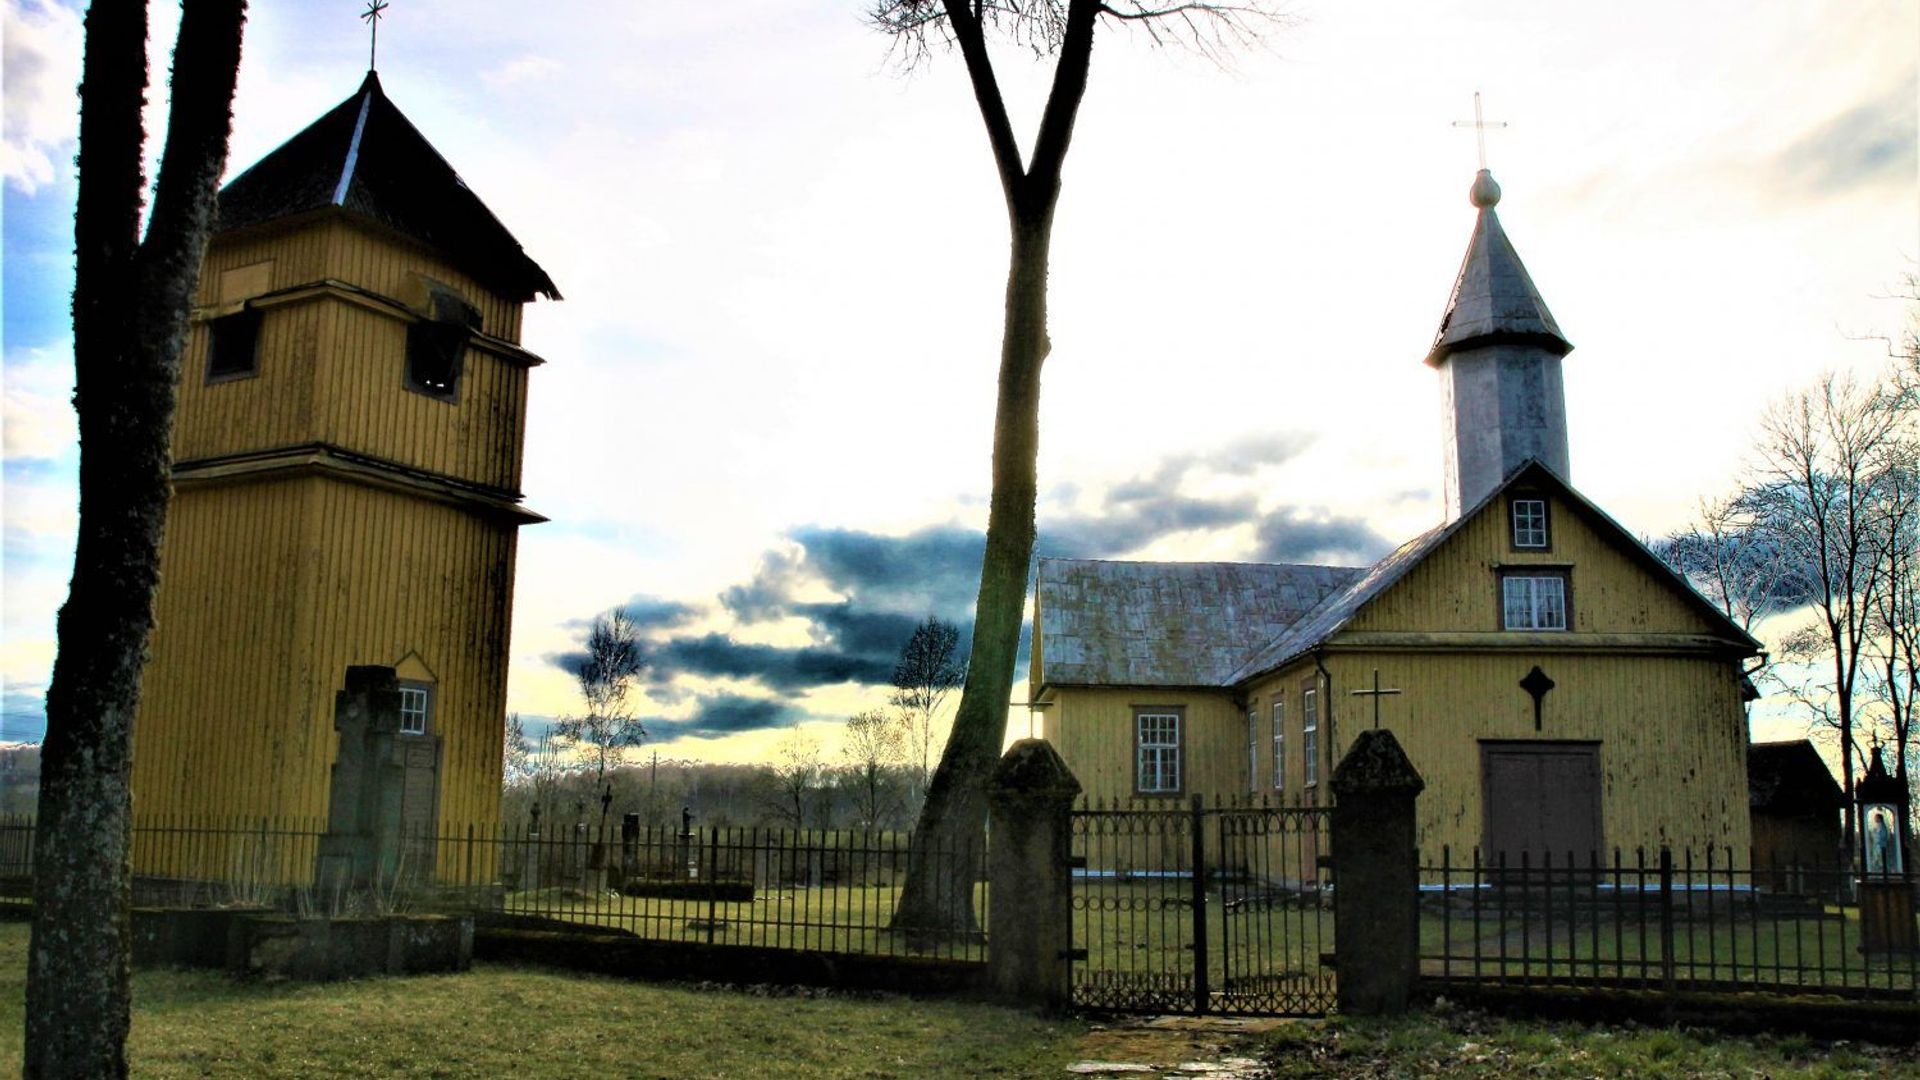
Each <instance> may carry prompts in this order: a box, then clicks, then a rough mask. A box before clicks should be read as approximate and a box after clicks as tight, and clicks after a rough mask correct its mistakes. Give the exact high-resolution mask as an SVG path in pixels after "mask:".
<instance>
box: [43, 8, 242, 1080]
mask: <svg viewBox="0 0 1920 1080" xmlns="http://www.w3.org/2000/svg"><path fill="white" fill-rule="evenodd" d="M245 7H246V5H245V3H244V0H194V2H191V3H189V4H187V6H186V10H185V12H184V14H183V16H182V19H181V24H180V37H179V40H178V43H177V45H176V47H175V54H174V77H173V89H172V98H173V100H172V105H171V109H170V113H169V121H168V135H167V145H166V150H165V153H164V155H163V157H162V161H161V169H160V182H159V186H158V188H157V190H156V192H155V196H154V207H153V214H152V217H151V221H150V223H149V226H148V229H147V237H146V240H145V241H144V242H143V241H141V240H140V239H139V219H140V199H141V187H142V183H143V181H142V177H141V164H140V163H141V149H142V144H143V143H144V141H145V133H144V131H143V130H142V128H141V120H140V108H141V104H142V99H143V96H144V93H145V89H146V84H147V69H146V34H147V24H146V9H145V5H144V4H133V3H99V4H94V5H93V6H92V7H90V8H89V9H88V12H87V17H86V59H85V66H84V70H83V74H82V82H81V86H80V102H81V116H80V158H79V166H80V183H79V192H78V206H77V209H76V212H75V215H74V237H75V249H76V259H75V281H74V296H73V319H74V382H75V393H74V407H75V410H76V411H77V412H78V413H79V427H80V526H79V535H78V539H77V545H76V550H75V553H74V567H73V579H72V582H71V583H70V585H69V591H68V595H67V602H66V604H65V606H63V607H62V608H61V609H60V616H59V622H58V639H59V651H58V653H57V654H56V656H55V658H54V666H53V679H52V683H51V685H50V686H49V687H48V690H47V739H46V744H45V746H44V748H43V750H42V754H41V759H40V764H41V787H40V809H39V824H38V830H37V834H36V838H35V846H34V905H33V911H34V917H33V939H32V946H31V949H30V952H29V956H28V961H27V1022H26V1064H25V1074H26V1075H27V1076H28V1077H36V1078H37V1077H65V1076H72V1077H112V1076H125V1075H126V1072H127V1061H126V1038H127V1028H128V1024H129V1020H130V1005H129V998H128V959H129V952H130V938H129V934H128V923H127V899H128V885H129V882H128V863H127V855H128V851H127V849H128V842H129V838H130V835H131V834H130V822H131V802H130V798H129V792H128V777H129V773H130V768H131V764H132V751H133V745H132V735H133V732H132V725H133V716H134V710H135V709H136V707H137V706H138V704H139V698H140V673H141V669H142V667H143V666H144V665H145V663H146V654H147V637H148V634H149V631H150V630H151V629H152V626H153V594H154V589H155V587H156V586H157V585H158V584H159V567H160V542H161V539H162V536H163V533H164V530H165V526H166V512H167V496H168V491H169V474H170V471H171V467H172V462H171V454H170V447H169V441H170V432H171V427H172V423H173V409H174V401H175V396H176V391H175V388H176V385H177V382H178V377H179V370H180V352H181V348H182V346H183V343H184V340H185V334H186V322H187V314H188V310H189V307H190V305H191V304H192V300H193V294H194V290H195V288H196V287H197V285H198V282H199V275H200V260H201V256H202V254H203V253H204V251H205V248H206V241H207V236H208V233H209V232H210V229H211V225H212V219H213V209H214V194H215V187H216V185H217V184H218V183H219V179H220V174H221V172H222V171H223V170H224V169H225V167H226V154H227V135H228V130H229V127H230V125H231V119H232V117H231V111H230V110H231V107H232V101H233V87H234V80H235V77H236V74H237V72H238V68H239V63H240V27H241V23H242V21H243V19H244V13H245Z"/></svg>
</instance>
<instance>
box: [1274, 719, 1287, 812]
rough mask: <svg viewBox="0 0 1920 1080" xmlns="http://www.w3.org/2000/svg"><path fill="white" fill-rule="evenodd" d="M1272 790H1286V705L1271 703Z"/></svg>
mask: <svg viewBox="0 0 1920 1080" xmlns="http://www.w3.org/2000/svg"><path fill="white" fill-rule="evenodd" d="M1273 790H1275V791H1285V790H1287V703H1286V702H1285V701H1276V702H1274V703H1273Z"/></svg>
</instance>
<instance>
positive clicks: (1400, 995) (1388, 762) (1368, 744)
mask: <svg viewBox="0 0 1920 1080" xmlns="http://www.w3.org/2000/svg"><path fill="white" fill-rule="evenodd" d="M1426 786H1427V785H1426V781H1424V780H1422V779H1420V774H1419V773H1418V772H1416V771H1415V770H1414V768H1413V763H1412V762H1411V761H1408V760H1407V755H1406V751H1404V750H1402V749H1400V741H1399V740H1398V739H1395V738H1394V737H1393V732H1391V731H1385V730H1374V731H1363V732H1361V733H1360V735H1359V736H1358V737H1356V738H1355V739H1354V740H1353V746H1352V747H1351V748H1349V749H1348V751H1347V756H1346V757H1344V758H1342V759H1341V760H1340V765H1339V767H1338V768H1336V769H1334V770H1333V794H1334V805H1333V838H1332V839H1333V886H1334V897H1333V934H1334V942H1335V948H1336V950H1337V953H1336V955H1337V960H1336V961H1335V963H1336V967H1335V969H1334V970H1335V972H1336V973H1337V975H1338V980H1339V987H1340V991H1339V1002H1340V1011H1341V1012H1343V1013H1347V1014H1349V1015H1360V1016H1378V1015H1391V1014H1396V1013H1402V1012H1405V1011H1406V1009H1407V999H1408V998H1409V997H1410V996H1411V995H1412V992H1413V981H1414V979H1415V977H1416V976H1418V975H1419V967H1420V896H1419V890H1420V867H1419V855H1418V852H1417V851H1416V849H1415V846H1414V816H1413V813H1414V801H1415V799H1416V798H1417V797H1418V796H1419V794H1420V792H1421V791H1422V790H1423V789H1424V788H1425V787H1426Z"/></svg>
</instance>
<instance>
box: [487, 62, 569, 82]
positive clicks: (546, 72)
mask: <svg viewBox="0 0 1920 1080" xmlns="http://www.w3.org/2000/svg"><path fill="white" fill-rule="evenodd" d="M559 70H560V61H558V60H555V59H554V58H552V57H551V56H519V57H515V58H514V59H512V60H509V61H507V62H506V63H504V64H502V65H500V66H499V67H497V68H494V69H493V70H492V71H487V72H482V73H481V75H480V77H481V78H482V79H484V80H486V83H487V85H488V86H491V87H493V88H494V89H496V90H501V89H507V88H510V87H514V86H519V85H521V84H523V83H530V82H538V81H540V80H542V79H545V78H548V77H549V76H551V75H553V74H554V73H555V72H557V71H559Z"/></svg>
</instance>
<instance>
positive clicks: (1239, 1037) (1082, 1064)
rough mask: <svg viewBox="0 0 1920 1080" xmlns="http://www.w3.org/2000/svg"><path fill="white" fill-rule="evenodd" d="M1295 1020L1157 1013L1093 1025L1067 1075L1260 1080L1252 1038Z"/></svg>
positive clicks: (1262, 1071)
mask: <svg viewBox="0 0 1920 1080" xmlns="http://www.w3.org/2000/svg"><path fill="white" fill-rule="evenodd" d="M1299 1022H1300V1021H1295V1020H1273V1019H1249V1018H1240V1017H1213V1016H1206V1017H1194V1016H1160V1017H1154V1018H1152V1019H1140V1020H1121V1021H1115V1022H1113V1023H1111V1024H1104V1025H1098V1026H1095V1027H1094V1028H1093V1030H1092V1031H1090V1032H1088V1033H1087V1035H1086V1036H1085V1037H1084V1038H1082V1039H1081V1040H1080V1056H1081V1060H1080V1061H1078V1062H1076V1063H1074V1064H1072V1065H1069V1066H1067V1073H1068V1074H1069V1075H1072V1076H1080V1077H1089V1078H1096V1080H1097V1078H1100V1077H1106V1078H1109V1080H1134V1078H1145V1077H1156V1078H1160V1080H1173V1078H1181V1080H1261V1078H1263V1077H1265V1076H1267V1068H1266V1066H1265V1065H1263V1064H1261V1063H1260V1060H1259V1058H1258V1057H1257V1056H1256V1055H1257V1053H1258V1039H1257V1036H1259V1035H1260V1034H1261V1033H1263V1032H1267V1031H1272V1030H1273V1029H1274V1028H1276V1027H1279V1026H1280V1025H1282V1024H1292V1023H1299Z"/></svg>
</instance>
